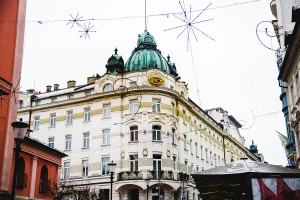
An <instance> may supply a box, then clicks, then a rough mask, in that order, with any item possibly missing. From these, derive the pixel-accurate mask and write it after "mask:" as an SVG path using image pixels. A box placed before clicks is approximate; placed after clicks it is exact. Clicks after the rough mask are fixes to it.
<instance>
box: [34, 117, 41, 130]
mask: <svg viewBox="0 0 300 200" xmlns="http://www.w3.org/2000/svg"><path fill="white" fill-rule="evenodd" d="M39 126H40V117H35V118H34V127H33V128H34V129H35V130H38V129H39Z"/></svg>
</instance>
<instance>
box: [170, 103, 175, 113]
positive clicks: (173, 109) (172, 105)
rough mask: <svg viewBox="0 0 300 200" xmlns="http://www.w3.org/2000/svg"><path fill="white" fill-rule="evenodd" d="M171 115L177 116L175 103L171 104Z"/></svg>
mask: <svg viewBox="0 0 300 200" xmlns="http://www.w3.org/2000/svg"><path fill="white" fill-rule="evenodd" d="M171 115H172V116H175V105H174V103H171Z"/></svg>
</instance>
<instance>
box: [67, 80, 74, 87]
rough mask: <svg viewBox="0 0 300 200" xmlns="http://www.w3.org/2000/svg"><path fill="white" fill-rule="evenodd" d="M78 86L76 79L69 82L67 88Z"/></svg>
mask: <svg viewBox="0 0 300 200" xmlns="http://www.w3.org/2000/svg"><path fill="white" fill-rule="evenodd" d="M75 86H76V81H74V80H71V81H68V82H67V88H71V87H75Z"/></svg>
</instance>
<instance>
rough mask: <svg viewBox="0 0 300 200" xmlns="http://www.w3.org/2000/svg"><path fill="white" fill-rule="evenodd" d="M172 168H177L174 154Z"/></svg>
mask: <svg viewBox="0 0 300 200" xmlns="http://www.w3.org/2000/svg"><path fill="white" fill-rule="evenodd" d="M173 168H174V171H175V170H177V162H176V157H175V156H173Z"/></svg>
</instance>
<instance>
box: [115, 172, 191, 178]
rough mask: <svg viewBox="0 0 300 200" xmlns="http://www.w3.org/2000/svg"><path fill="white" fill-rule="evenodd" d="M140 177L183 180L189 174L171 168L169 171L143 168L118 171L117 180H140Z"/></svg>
mask: <svg viewBox="0 0 300 200" xmlns="http://www.w3.org/2000/svg"><path fill="white" fill-rule="evenodd" d="M142 179H162V180H174V181H184V180H188V179H189V175H188V174H186V173H182V172H179V173H178V172H173V171H172V170H169V171H161V172H156V171H150V170H143V171H135V172H131V171H125V172H120V173H118V175H117V180H118V181H125V180H142Z"/></svg>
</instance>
